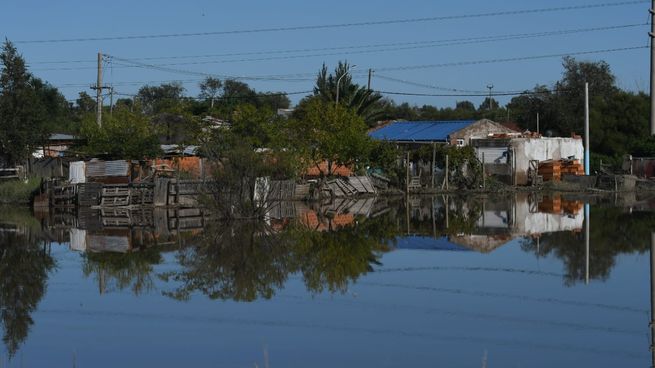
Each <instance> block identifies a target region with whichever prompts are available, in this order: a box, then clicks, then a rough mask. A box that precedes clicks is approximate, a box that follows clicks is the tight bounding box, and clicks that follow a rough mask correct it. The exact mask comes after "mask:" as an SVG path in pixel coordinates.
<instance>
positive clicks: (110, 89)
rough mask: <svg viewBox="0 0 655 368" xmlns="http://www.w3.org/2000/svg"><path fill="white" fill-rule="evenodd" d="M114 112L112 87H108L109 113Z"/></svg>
mask: <svg viewBox="0 0 655 368" xmlns="http://www.w3.org/2000/svg"><path fill="white" fill-rule="evenodd" d="M113 114H114V87H109V115H110V116H111V115H113Z"/></svg>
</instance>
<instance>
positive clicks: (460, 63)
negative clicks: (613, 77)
mask: <svg viewBox="0 0 655 368" xmlns="http://www.w3.org/2000/svg"><path fill="white" fill-rule="evenodd" d="M646 48H650V46H629V47H618V48H613V49H603V50H590V51H577V52H569V53H561V54H545V55H535V56H519V57H513V58H499V59H486V60H471V61H457V62H450V63H440V64H425V65H411V66H396V67H385V68H374V69H375V70H376V71H396V70H417V69H432V68H444V67H453V66H466V65H478V64H495V63H505V62H514V61H526V60H538V59H548V58H554V57H565V56H579V55H593V54H605V53H611V52H621V51H631V50H639V49H646Z"/></svg>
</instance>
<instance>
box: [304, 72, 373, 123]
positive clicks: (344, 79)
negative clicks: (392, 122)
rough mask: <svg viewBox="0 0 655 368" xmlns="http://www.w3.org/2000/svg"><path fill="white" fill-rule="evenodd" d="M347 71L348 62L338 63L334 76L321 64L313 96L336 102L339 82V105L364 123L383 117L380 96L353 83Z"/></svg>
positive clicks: (324, 100)
mask: <svg viewBox="0 0 655 368" xmlns="http://www.w3.org/2000/svg"><path fill="white" fill-rule="evenodd" d="M349 69H350V66H349V65H348V62H339V65H337V67H336V68H335V69H334V74H328V70H327V66H326V65H325V64H323V67H322V68H321V70H320V71H319V72H318V75H317V77H316V86H315V87H314V96H315V97H318V98H320V99H321V100H322V101H323V102H333V103H334V102H336V96H337V82H339V83H338V84H339V104H341V105H343V106H346V107H348V108H350V109H352V110H353V111H355V112H356V113H357V115H359V116H361V117H362V118H363V119H364V121H365V122H366V123H368V124H372V123H374V122H375V121H377V120H378V119H379V118H380V117H381V116H382V115H383V112H384V110H383V108H382V107H383V104H382V103H381V102H380V100H381V99H382V95H381V94H380V93H379V92H375V91H373V90H370V89H368V88H366V87H364V86H359V85H358V84H355V83H353V80H352V76H351V75H350V73H349ZM339 80H340V81H339Z"/></svg>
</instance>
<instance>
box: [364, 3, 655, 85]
mask: <svg viewBox="0 0 655 368" xmlns="http://www.w3.org/2000/svg"><path fill="white" fill-rule="evenodd" d="M653 1H655V0H653ZM372 77H373V69H371V68H369V69H368V87H367V88H368V90H369V91H370V90H371V78H372Z"/></svg>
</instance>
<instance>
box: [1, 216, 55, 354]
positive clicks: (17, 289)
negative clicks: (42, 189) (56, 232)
mask: <svg viewBox="0 0 655 368" xmlns="http://www.w3.org/2000/svg"><path fill="white" fill-rule="evenodd" d="M14 215H15V214H13V215H12V217H15V216H14ZM5 217H7V214H5V215H3V218H0V222H2V223H3V224H5V223H6V222H5V220H6V219H5ZM30 219H31V220H34V219H33V218H29V214H27V217H26V218H25V219H23V220H21V221H13V220H15V218H14V219H13V220H12V221H11V222H12V223H19V224H20V225H18V226H2V231H0V308H1V312H0V316H1V317H2V325H3V328H4V336H3V341H4V343H5V346H6V347H7V351H8V353H9V356H10V357H12V356H13V355H14V354H15V353H16V351H18V348H19V346H20V344H21V343H22V342H23V341H24V340H25V338H27V334H28V333H29V329H30V326H31V325H32V324H33V323H34V321H33V320H32V317H31V314H32V312H34V311H35V310H36V308H37V305H38V303H39V301H40V300H41V298H43V296H44V294H45V291H46V282H47V280H48V274H49V272H50V271H51V270H52V269H53V268H54V267H55V261H54V259H53V258H52V257H51V256H50V255H49V254H48V252H47V251H46V248H45V245H43V246H40V243H41V244H43V242H42V241H41V239H39V232H40V226H39V224H38V222H37V223H36V224H35V226H28V225H32V224H31V223H29V222H27V223H26V222H24V221H29V220H30Z"/></svg>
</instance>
